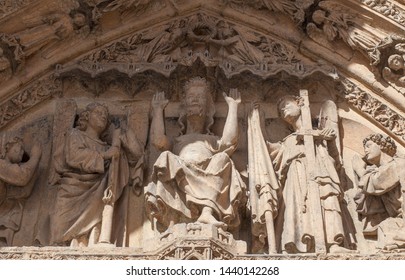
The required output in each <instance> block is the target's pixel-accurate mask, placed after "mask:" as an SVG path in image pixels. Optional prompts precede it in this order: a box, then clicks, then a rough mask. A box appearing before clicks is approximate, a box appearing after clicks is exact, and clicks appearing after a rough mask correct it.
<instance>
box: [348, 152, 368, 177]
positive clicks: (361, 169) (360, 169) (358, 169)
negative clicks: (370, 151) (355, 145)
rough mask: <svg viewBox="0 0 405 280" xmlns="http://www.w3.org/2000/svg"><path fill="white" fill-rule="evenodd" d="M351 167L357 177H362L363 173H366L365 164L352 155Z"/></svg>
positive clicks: (359, 158) (358, 157) (357, 156)
mask: <svg viewBox="0 0 405 280" xmlns="http://www.w3.org/2000/svg"><path fill="white" fill-rule="evenodd" d="M352 166H353V170H354V172H355V173H356V174H357V176H359V177H362V176H363V175H364V173H365V172H366V166H367V164H366V162H365V161H364V160H363V159H362V158H361V157H360V156H359V155H354V157H353V160H352Z"/></svg>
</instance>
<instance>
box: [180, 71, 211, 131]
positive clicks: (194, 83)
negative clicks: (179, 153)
mask: <svg viewBox="0 0 405 280" xmlns="http://www.w3.org/2000/svg"><path fill="white" fill-rule="evenodd" d="M193 87H204V88H205V90H204V93H205V94H206V97H207V104H206V108H205V109H206V110H205V111H206V117H205V131H206V133H207V134H211V127H212V125H213V124H214V114H215V104H214V101H213V100H212V95H211V92H210V87H209V84H208V82H207V80H206V79H204V78H202V77H194V78H192V79H190V80H189V81H187V82H186V83H185V85H184V95H183V96H182V97H181V101H180V102H181V104H180V116H179V120H178V124H179V126H180V130H181V134H184V133H185V132H186V128H187V121H186V117H187V108H186V107H187V105H186V98H185V97H186V95H187V93H188V92H189V91H190V90H192V88H193Z"/></svg>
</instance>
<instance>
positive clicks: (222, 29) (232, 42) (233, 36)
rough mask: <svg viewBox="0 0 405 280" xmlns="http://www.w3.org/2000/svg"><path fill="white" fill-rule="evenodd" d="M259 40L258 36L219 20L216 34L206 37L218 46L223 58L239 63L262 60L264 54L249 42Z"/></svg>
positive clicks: (259, 61)
mask: <svg viewBox="0 0 405 280" xmlns="http://www.w3.org/2000/svg"><path fill="white" fill-rule="evenodd" d="M249 39H250V40H251V41H253V42H260V40H261V38H260V37H255V36H252V35H251V34H247V32H243V30H236V29H234V28H232V27H231V26H230V25H229V24H228V23H227V22H225V21H223V20H220V21H219V22H218V23H217V33H216V36H214V37H212V38H208V39H207V42H208V43H212V44H215V45H217V46H219V47H220V49H219V50H218V54H219V55H220V56H221V57H222V58H223V59H229V60H231V61H236V62H237V63H241V64H259V63H261V62H263V60H264V54H263V52H262V51H260V50H259V49H258V48H256V47H255V46H254V45H253V44H251V42H249V41H248V40H249Z"/></svg>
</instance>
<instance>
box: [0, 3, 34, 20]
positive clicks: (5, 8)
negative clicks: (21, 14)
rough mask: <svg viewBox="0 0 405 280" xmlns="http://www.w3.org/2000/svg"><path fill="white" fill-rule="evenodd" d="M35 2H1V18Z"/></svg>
mask: <svg viewBox="0 0 405 280" xmlns="http://www.w3.org/2000/svg"><path fill="white" fill-rule="evenodd" d="M31 2H33V0H1V1H0V18H2V17H5V16H7V15H8V14H10V13H12V12H15V11H17V10H18V9H20V8H21V7H23V6H26V5H28V4H29V3H31Z"/></svg>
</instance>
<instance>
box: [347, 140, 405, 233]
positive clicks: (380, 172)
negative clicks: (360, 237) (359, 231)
mask: <svg viewBox="0 0 405 280" xmlns="http://www.w3.org/2000/svg"><path fill="white" fill-rule="evenodd" d="M363 145H364V151H365V154H366V155H365V157H364V158H360V157H359V156H355V157H354V158H353V170H354V172H355V174H356V175H357V176H358V178H359V182H358V187H359V188H360V189H361V191H360V192H359V193H358V194H357V196H356V203H357V212H358V213H359V214H360V215H361V216H363V217H364V218H365V221H364V229H363V234H364V235H368V236H370V235H371V236H372V235H377V228H378V226H379V225H380V223H381V222H383V221H384V220H386V219H388V218H399V217H401V216H402V209H401V204H402V203H401V201H402V193H401V186H402V188H404V186H405V185H404V183H405V176H403V175H404V172H403V170H404V168H405V159H403V158H399V157H394V156H395V154H396V150H397V148H396V145H395V142H394V141H393V140H392V139H391V138H390V137H388V136H384V135H382V134H379V133H376V134H371V135H369V136H368V137H366V138H365V139H364V140H363Z"/></svg>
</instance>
